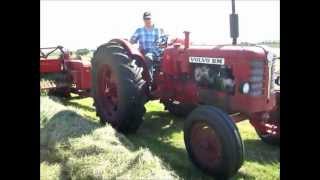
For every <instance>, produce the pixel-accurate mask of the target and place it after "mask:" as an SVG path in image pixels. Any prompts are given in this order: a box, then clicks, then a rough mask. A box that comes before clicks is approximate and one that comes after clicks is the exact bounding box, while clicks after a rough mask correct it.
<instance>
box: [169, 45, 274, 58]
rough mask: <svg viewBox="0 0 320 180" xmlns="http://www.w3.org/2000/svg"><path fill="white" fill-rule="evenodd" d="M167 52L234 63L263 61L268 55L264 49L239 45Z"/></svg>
mask: <svg viewBox="0 0 320 180" xmlns="http://www.w3.org/2000/svg"><path fill="white" fill-rule="evenodd" d="M167 50H168V52H169V54H176V53H178V52H179V53H182V54H185V55H186V56H188V57H211V58H224V59H227V60H234V61H236V60H237V59H239V60H240V59H258V60H265V59H266V55H267V53H268V50H267V49H266V48H264V47H260V46H240V45H216V46H214V45H208V46H206V45H192V46H190V47H189V48H184V46H180V47H172V48H169V49H167ZM179 53H178V54H179Z"/></svg>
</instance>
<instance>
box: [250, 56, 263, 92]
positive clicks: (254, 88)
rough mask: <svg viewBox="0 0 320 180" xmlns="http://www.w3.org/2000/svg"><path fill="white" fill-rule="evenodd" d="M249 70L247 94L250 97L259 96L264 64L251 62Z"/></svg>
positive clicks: (261, 88)
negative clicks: (249, 86)
mask: <svg viewBox="0 0 320 180" xmlns="http://www.w3.org/2000/svg"><path fill="white" fill-rule="evenodd" d="M250 68H251V73H250V85H251V89H250V92H249V94H250V95H251V96H261V95H262V94H263V76H264V62H263V61H251V64H250Z"/></svg>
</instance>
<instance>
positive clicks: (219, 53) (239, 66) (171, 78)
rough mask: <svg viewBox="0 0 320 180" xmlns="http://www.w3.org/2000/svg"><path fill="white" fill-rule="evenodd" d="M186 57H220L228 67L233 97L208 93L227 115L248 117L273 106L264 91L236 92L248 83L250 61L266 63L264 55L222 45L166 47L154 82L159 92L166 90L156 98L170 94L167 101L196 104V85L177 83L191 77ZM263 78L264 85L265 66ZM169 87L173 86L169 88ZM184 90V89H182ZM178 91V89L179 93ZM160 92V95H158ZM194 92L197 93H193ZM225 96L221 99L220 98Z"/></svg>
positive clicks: (273, 100) (260, 49)
mask: <svg viewBox="0 0 320 180" xmlns="http://www.w3.org/2000/svg"><path fill="white" fill-rule="evenodd" d="M190 56H201V57H223V58H224V59H225V64H226V65H228V66H229V67H230V68H231V69H232V72H233V75H234V77H235V79H234V80H235V83H236V87H235V89H236V91H235V94H234V95H232V96H231V95H228V94H225V93H219V92H218V93H217V92H212V93H211V96H212V97H219V96H220V97H221V99H223V101H228V102H224V103H225V104H226V105H228V106H229V107H226V109H228V110H229V111H230V112H243V113H245V114H251V113H254V112H259V111H270V110H271V109H272V108H273V107H274V106H275V104H276V100H275V96H274V95H272V96H271V97H270V99H267V91H263V92H264V94H263V95H262V96H249V95H245V94H242V93H240V92H239V91H238V89H239V88H240V84H241V83H242V82H245V81H249V78H250V77H249V76H250V61H252V60H260V61H263V62H264V61H266V53H265V51H264V50H263V49H262V48H259V47H242V46H232V45H222V46H190V48H188V49H184V48H183V47H179V48H174V47H170V48H167V49H166V51H165V52H164V56H163V60H162V64H161V71H162V73H163V74H162V75H161V76H162V77H161V78H159V79H161V81H160V82H156V83H157V84H159V85H158V88H159V89H161V90H162V89H163V90H164V89H166V91H159V90H158V91H159V92H160V94H159V98H160V99H166V98H168V94H171V95H172V96H171V97H170V98H171V99H179V100H180V101H181V102H190V101H193V102H192V103H194V104H197V103H199V98H200V97H199V93H198V92H200V90H201V89H200V88H199V87H197V86H192V85H189V84H188V83H189V82H188V81H181V80H179V79H178V77H179V76H181V75H184V76H189V77H193V71H192V70H191V64H190V63H189V62H188V58H189V57H190ZM264 67H265V68H264V71H265V72H266V73H265V75H266V76H265V77H264V81H265V82H268V76H267V74H268V73H267V71H268V67H267V65H265V66H264ZM171 86H173V87H171ZM267 86H268V83H264V87H263V88H264V89H267ZM186 87H188V88H186ZM181 89H182V90H181ZM161 92H162V93H161ZM195 92H197V93H195ZM223 97H225V98H223Z"/></svg>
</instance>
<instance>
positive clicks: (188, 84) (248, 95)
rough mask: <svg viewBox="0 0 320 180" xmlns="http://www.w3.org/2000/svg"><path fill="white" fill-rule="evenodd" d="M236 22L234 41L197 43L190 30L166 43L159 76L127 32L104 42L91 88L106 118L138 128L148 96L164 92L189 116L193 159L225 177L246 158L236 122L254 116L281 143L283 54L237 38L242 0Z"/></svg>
mask: <svg viewBox="0 0 320 180" xmlns="http://www.w3.org/2000/svg"><path fill="white" fill-rule="evenodd" d="M230 28H231V37H232V38H233V43H232V45H218V46H196V45H192V46H190V43H189V32H185V38H184V41H183V43H180V44H179V43H174V44H172V45H168V46H167V47H165V48H164V49H163V54H162V55H161V57H159V58H161V61H160V63H158V64H156V65H155V68H154V72H155V73H153V74H154V77H153V78H152V79H153V81H152V82H151V81H150V79H151V78H150V75H149V73H148V70H147V66H146V63H145V58H144V56H143V55H142V54H141V52H139V50H138V49H137V48H135V47H134V46H132V45H131V44H130V43H129V42H128V41H127V40H124V39H112V40H110V41H109V42H108V43H106V44H103V45H101V46H99V47H98V48H97V50H96V51H95V52H94V56H93V58H92V62H91V63H92V89H91V91H92V97H93V99H94V105H95V107H96V112H97V115H98V116H99V117H100V120H101V122H102V123H106V122H107V123H109V124H111V125H112V126H113V127H114V128H115V129H117V130H118V131H120V132H122V133H132V132H135V131H136V130H137V129H138V128H139V126H140V124H141V123H142V121H143V115H144V113H145V107H144V104H145V103H146V102H147V101H148V100H155V99H159V100H160V102H162V103H163V104H164V105H165V107H166V109H168V111H170V112H171V113H173V114H176V115H178V116H185V117H186V121H185V126H184V141H185V146H186V149H187V151H188V154H189V157H190V159H191V161H192V162H194V164H195V165H196V166H197V167H199V168H200V169H202V170H203V171H205V172H207V173H209V174H211V175H214V176H221V177H230V176H233V175H234V174H235V173H236V172H237V171H238V169H239V168H240V167H241V166H242V164H243V159H244V157H243V154H244V146H243V142H242V139H241V136H240V134H239V131H238V129H237V126H236V125H235V123H236V122H239V121H242V120H246V119H249V121H250V123H251V124H252V125H253V127H254V128H255V129H256V131H257V133H258V135H259V136H260V137H261V139H262V140H263V141H264V142H266V143H270V144H279V143H280V88H278V89H277V88H276V86H278V87H280V75H279V76H278V77H276V76H277V74H276V72H275V70H274V68H275V67H274V64H275V61H276V59H277V58H276V57H275V55H274V54H273V53H272V52H270V51H268V50H266V49H264V48H263V47H260V46H256V45H252V46H240V45H237V43H236V40H237V37H238V16H237V14H235V13H234V1H232V14H231V15H230ZM165 44H166V42H165ZM161 46H163V44H162V45H161Z"/></svg>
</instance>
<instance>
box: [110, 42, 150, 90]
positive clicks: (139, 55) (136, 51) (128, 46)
mask: <svg viewBox="0 0 320 180" xmlns="http://www.w3.org/2000/svg"><path fill="white" fill-rule="evenodd" d="M109 42H116V43H119V44H121V45H122V46H123V47H125V48H126V49H127V50H128V52H129V54H130V55H131V58H134V59H136V60H138V61H139V62H140V63H139V64H141V65H142V66H143V73H142V75H143V79H145V80H146V81H147V83H148V84H150V83H151V77H150V74H149V72H148V68H147V64H146V62H145V58H144V56H143V54H142V53H141V52H140V51H139V49H138V48H136V47H134V46H133V45H132V44H131V43H130V42H129V41H128V40H127V39H112V40H110V41H109Z"/></svg>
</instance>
